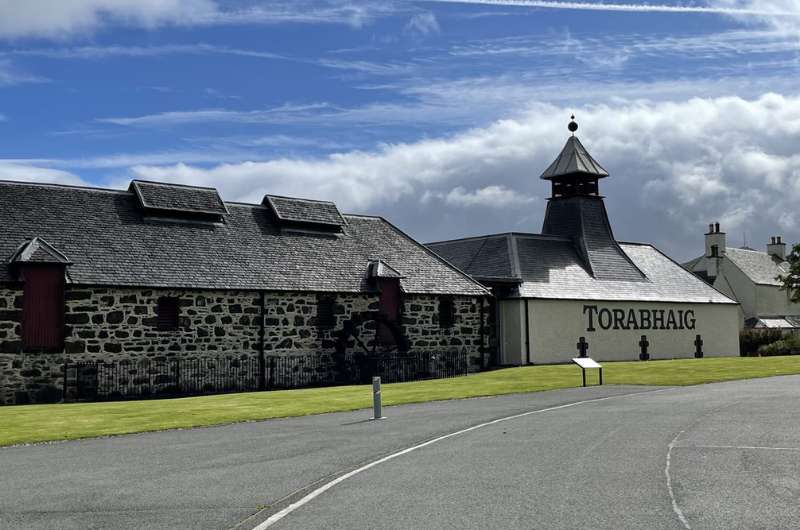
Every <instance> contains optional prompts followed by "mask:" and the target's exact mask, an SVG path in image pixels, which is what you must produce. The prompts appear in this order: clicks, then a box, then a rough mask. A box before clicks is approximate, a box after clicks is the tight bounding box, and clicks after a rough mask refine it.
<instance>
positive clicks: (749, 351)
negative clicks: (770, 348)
mask: <svg viewBox="0 0 800 530" xmlns="http://www.w3.org/2000/svg"><path fill="white" fill-rule="evenodd" d="M782 339H783V332H781V331H780V330H778V329H743V330H742V331H741V332H740V333H739V352H740V355H741V356H742V357H755V356H757V355H759V351H758V349H759V348H760V347H761V346H765V345H767V344H772V343H773V342H777V341H779V340H782Z"/></svg>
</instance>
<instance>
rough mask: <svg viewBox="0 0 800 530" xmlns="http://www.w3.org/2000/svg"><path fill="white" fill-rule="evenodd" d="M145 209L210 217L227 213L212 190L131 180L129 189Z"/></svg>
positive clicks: (214, 190)
mask: <svg viewBox="0 0 800 530" xmlns="http://www.w3.org/2000/svg"><path fill="white" fill-rule="evenodd" d="M129 190H130V191H133V192H134V193H135V194H136V196H137V197H138V198H139V202H140V204H141V205H142V206H143V207H144V208H145V209H150V210H157V211H171V212H189V213H201V214H212V215H223V214H226V213H228V209H227V208H226V207H225V203H224V202H222V198H221V197H220V196H219V193H217V190H216V189H214V188H203V187H199V186H184V185H182V184H169V183H164V182H149V181H146V180H133V181H131V185H130V188H129Z"/></svg>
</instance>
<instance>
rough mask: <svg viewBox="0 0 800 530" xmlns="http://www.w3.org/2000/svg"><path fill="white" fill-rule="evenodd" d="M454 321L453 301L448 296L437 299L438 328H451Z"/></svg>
mask: <svg viewBox="0 0 800 530" xmlns="http://www.w3.org/2000/svg"><path fill="white" fill-rule="evenodd" d="M455 319H456V318H455V304H454V303H453V299H452V298H450V297H449V296H446V297H442V298H439V327H440V328H452V327H453V323H454V322H455Z"/></svg>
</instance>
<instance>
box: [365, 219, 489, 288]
mask: <svg viewBox="0 0 800 530" xmlns="http://www.w3.org/2000/svg"><path fill="white" fill-rule="evenodd" d="M380 219H381V220H382V221H383V222H384V223H386V224H387V225H388V226H389V228H391V229H392V230H394V231H395V232H397V233H398V234H400V235H401V236H402V237H404V238H406V239H407V240H408V241H410V242H411V243H412V244H413V245H415V246H417V247H419V248H421V249H422V250H423V251H424V252H426V253H427V254H428V255H430V256H433V257H434V258H435V259H437V260H439V261H440V262H441V263H443V264H444V265H445V266H447V267H450V269H452V270H453V271H455V272H456V273H457V274H460V275H461V276H462V277H464V278H465V279H466V280H467V281H468V282H470V283H471V284H473V285H475V286H477V287H478V288H479V289H481V291H483V292H484V293H485V294H486V295H491V293H490V292H489V290H488V289H486V287H484V286H483V285H481V284H480V283H479V282H477V281H475V280H474V279H473V278H472V276H470V275H469V274H467V273H466V272H464V271H462V270H461V269H459V268H458V267H456V266H455V265H453V264H452V263H450V262H449V261H448V260H446V259H445V258H443V257H442V256H440V255H439V254H437V253H436V252H434V251H432V250H431V249H429V248H428V247H427V245H425V244H424V243H420V242H419V241H417V240H416V239H414V238H413V237H411V236H410V235H408V234H406V233H405V232H404V231H402V230H401V229H400V228H398V227H397V226H395V225H394V224H392V223H391V222H390V221H388V220H387V219H386V218H385V217H381V218H380Z"/></svg>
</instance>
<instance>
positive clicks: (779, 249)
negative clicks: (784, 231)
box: [767, 236, 786, 261]
mask: <svg viewBox="0 0 800 530" xmlns="http://www.w3.org/2000/svg"><path fill="white" fill-rule="evenodd" d="M767 254H769V255H770V256H775V257H776V258H778V259H779V260H781V261H785V260H786V243H784V242H783V238H782V237H781V236H775V237H771V238H770V241H769V243H767Z"/></svg>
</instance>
